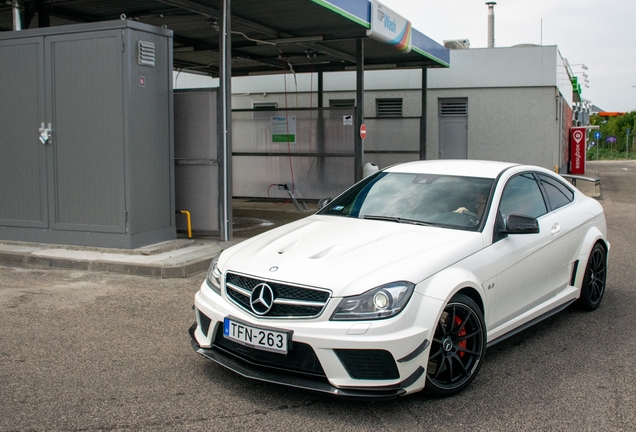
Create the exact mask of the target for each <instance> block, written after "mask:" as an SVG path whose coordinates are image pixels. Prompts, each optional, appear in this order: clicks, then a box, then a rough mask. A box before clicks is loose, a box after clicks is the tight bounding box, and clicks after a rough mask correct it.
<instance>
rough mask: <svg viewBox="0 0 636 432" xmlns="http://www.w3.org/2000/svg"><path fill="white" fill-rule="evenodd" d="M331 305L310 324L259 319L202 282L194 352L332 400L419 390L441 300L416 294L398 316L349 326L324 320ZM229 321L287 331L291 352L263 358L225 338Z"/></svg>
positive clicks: (193, 334) (254, 376)
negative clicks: (233, 319)
mask: <svg viewBox="0 0 636 432" xmlns="http://www.w3.org/2000/svg"><path fill="white" fill-rule="evenodd" d="M333 300H334V301H333V302H332V303H333V304H331V305H328V306H327V308H326V309H325V311H324V312H323V314H322V315H321V317H319V318H316V319H309V320H307V319H305V320H302V319H292V320H290V319H275V320H272V319H267V320H266V319H259V318H256V317H255V316H252V315H251V314H248V313H246V312H245V311H244V310H243V309H241V308H240V307H238V306H237V305H235V304H234V303H233V302H230V301H228V300H227V299H226V298H225V297H222V296H219V295H218V294H216V293H215V292H213V291H212V290H211V289H210V288H209V287H208V286H207V283H206V282H205V281H204V282H203V284H202V286H201V289H200V290H199V291H198V292H197V294H196V295H195V305H194V307H195V311H196V319H197V321H196V322H195V323H194V324H193V325H192V327H191V328H190V330H189V333H190V336H191V338H192V347H193V349H194V350H195V352H197V353H198V354H200V355H202V356H204V357H206V358H208V359H210V360H212V361H214V362H215V363H218V364H220V365H222V366H224V367H226V368H228V369H230V370H232V371H234V372H236V373H238V374H240V375H242V376H244V377H247V378H251V379H255V380H260V381H265V382H271V383H276V384H281V385H285V386H289V387H294V388H299V389H304V390H310V391H316V392H320V393H327V394H330V395H334V396H340V397H348V398H358V399H368V398H373V399H387V398H394V397H397V396H401V395H405V394H407V393H412V392H415V391H419V390H421V389H422V388H423V387H424V384H425V382H426V362H427V359H428V351H429V349H430V341H431V338H432V331H431V329H434V328H435V323H436V322H437V317H438V313H439V311H440V309H441V307H442V306H443V305H442V303H441V302H440V301H438V300H435V299H431V298H426V299H425V298H424V297H423V296H421V295H419V294H415V295H414V296H413V298H412V299H411V301H410V304H409V305H408V307H407V308H405V310H404V311H403V312H402V313H401V314H400V315H398V316H396V317H393V318H390V319H385V320H377V321H366V322H355V321H330V320H329V319H328V317H330V316H331V313H332V312H333V310H334V309H335V307H336V306H337V303H338V301H339V300H338V299H333ZM230 316H231V317H233V318H236V319H240V320H241V321H243V322H245V323H247V324H250V325H254V326H257V327H259V326H260V327H266V328H267V327H275V328H283V329H288V330H291V331H293V341H292V347H291V348H290V351H289V353H288V354H287V355H284V354H276V353H265V352H262V351H261V350H257V349H254V348H250V347H245V346H243V345H238V344H235V343H233V342H231V341H228V340H226V339H225V338H224V337H223V335H222V333H223V330H222V329H223V320H224V318H226V317H230ZM423 317H425V318H423ZM387 371H388V372H387Z"/></svg>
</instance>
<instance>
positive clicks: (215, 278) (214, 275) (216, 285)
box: [205, 255, 223, 295]
mask: <svg viewBox="0 0 636 432" xmlns="http://www.w3.org/2000/svg"><path fill="white" fill-rule="evenodd" d="M218 263H219V255H217V256H215V257H214V259H212V262H211V263H210V268H208V276H207V278H206V279H205V281H206V282H207V284H208V286H209V287H210V288H211V289H212V291H214V292H215V293H217V294H218V295H221V278H222V277H223V275H222V274H221V270H219V267H218V266H217V264H218Z"/></svg>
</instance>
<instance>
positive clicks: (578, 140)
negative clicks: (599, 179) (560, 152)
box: [570, 127, 587, 174]
mask: <svg viewBox="0 0 636 432" xmlns="http://www.w3.org/2000/svg"><path fill="white" fill-rule="evenodd" d="M586 132H587V129H586V128H584V127H582V128H578V127H573V128H572V129H570V174H585V158H586V154H585V152H586V145H585V143H586V141H587V140H586V137H585V134H586Z"/></svg>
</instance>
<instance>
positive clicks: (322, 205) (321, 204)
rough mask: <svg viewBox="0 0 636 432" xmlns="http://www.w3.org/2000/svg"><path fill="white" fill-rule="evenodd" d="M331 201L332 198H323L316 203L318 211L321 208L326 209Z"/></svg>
mask: <svg viewBox="0 0 636 432" xmlns="http://www.w3.org/2000/svg"><path fill="white" fill-rule="evenodd" d="M331 201H333V198H323V199H321V200H320V201H318V210H322V209H323V208H325V207H327V205H328V204H329V203H330V202H331Z"/></svg>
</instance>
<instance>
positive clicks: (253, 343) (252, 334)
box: [223, 318, 290, 354]
mask: <svg viewBox="0 0 636 432" xmlns="http://www.w3.org/2000/svg"><path fill="white" fill-rule="evenodd" d="M223 336H224V337H225V338H227V339H230V340H233V341H234V342H237V343H240V344H242V345H246V346H249V347H252V348H256V349H260V350H263V351H272V352H276V353H280V354H287V350H288V348H287V347H288V341H289V339H290V333H289V332H286V331H280V330H273V329H265V328H261V327H254V326H251V325H248V324H245V323H242V322H240V321H237V320H235V319H232V318H225V319H224V320H223Z"/></svg>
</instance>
